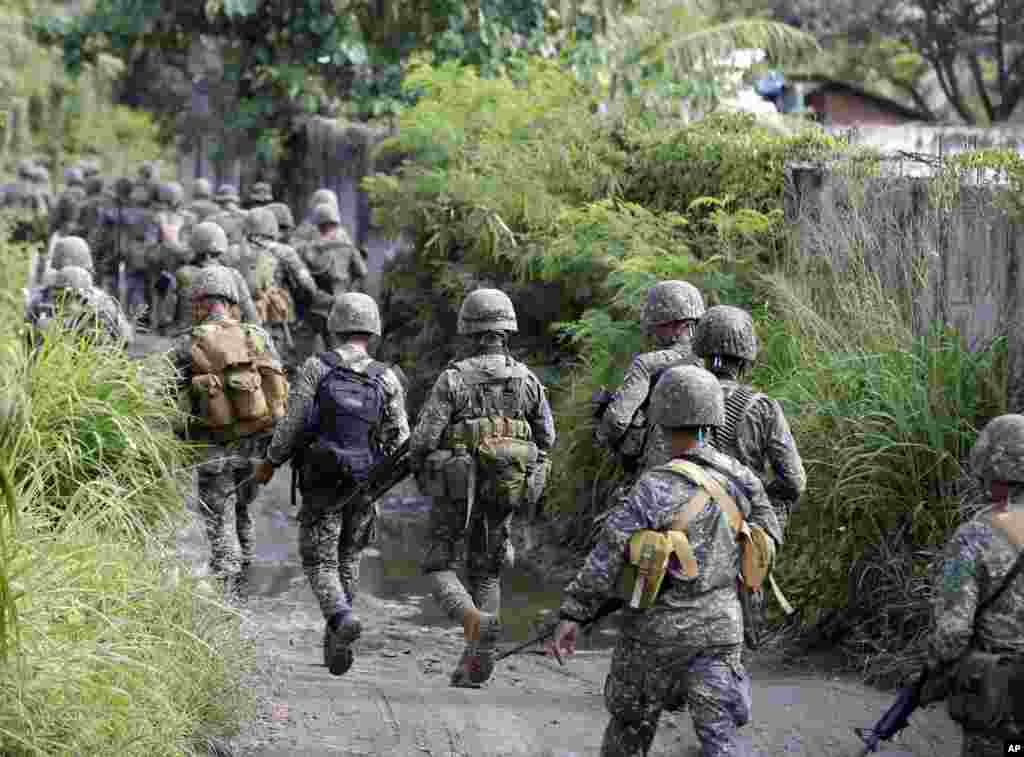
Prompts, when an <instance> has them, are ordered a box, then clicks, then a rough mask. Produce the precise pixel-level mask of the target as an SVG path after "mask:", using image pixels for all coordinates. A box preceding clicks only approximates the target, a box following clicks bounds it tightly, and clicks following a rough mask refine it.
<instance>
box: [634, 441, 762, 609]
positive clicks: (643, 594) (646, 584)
mask: <svg viewBox="0 0 1024 757" xmlns="http://www.w3.org/2000/svg"><path fill="white" fill-rule="evenodd" d="M655 470H658V471H665V472H669V473H672V474H674V475H676V476H680V477H682V478H684V479H686V480H687V481H689V482H690V483H692V484H694V485H696V486H697V492H696V493H695V494H694V496H693V497H691V498H690V500H689V501H688V502H687V503H686V506H685V507H684V508H683V509H682V510H680V511H678V512H677V513H675V515H674V516H673V518H672V525H671V526H670V527H669V528H668V529H666V530H665V531H654V530H650V529H642V530H640V531H637V532H635V533H634V534H633V535H632V536H631V537H630V540H629V545H628V555H627V560H626V566H625V569H624V571H623V585H622V589H621V591H622V596H623V598H624V599H626V600H627V601H628V602H629V604H630V607H633V608H634V609H646V608H648V607H651V606H652V605H653V604H654V602H655V601H656V600H657V597H658V593H659V591H660V590H661V586H662V582H663V581H664V579H665V576H666V575H670V576H672V577H673V578H677V579H680V580H686V579H693V578H696V577H697V574H698V565H697V558H696V555H695V554H694V552H693V548H692V546H691V545H690V540H689V537H688V536H687V533H686V529H687V528H688V527H689V525H690V523H691V522H692V521H693V519H694V518H696V517H697V516H698V515H699V514H700V513H701V512H702V511H703V510H704V508H705V507H706V506H707V504H708V502H712V501H713V502H714V503H715V504H717V505H718V507H719V509H720V510H721V512H722V513H723V514H724V515H725V517H726V519H727V520H728V522H729V528H730V530H731V531H732V532H733V534H735V536H736V541H737V542H738V543H739V544H740V545H741V550H742V559H741V571H740V575H741V579H742V582H743V586H744V588H745V590H747V591H757V590H759V589H760V588H761V586H762V584H763V582H764V580H765V579H766V578H767V577H769V575H770V571H771V567H772V563H773V562H774V560H775V542H774V541H773V540H772V538H771V537H770V536H769V535H768V534H767V533H766V532H765V531H764V530H763V529H762V528H761V527H760V526H753V525H750V524H749V523H747V521H746V518H744V516H743V513H742V511H741V510H740V509H739V507H738V506H737V504H736V500H735V499H733V498H732V496H730V495H729V493H728V492H727V491H726V490H725V487H723V486H722V485H721V484H720V483H719V482H718V481H717V480H716V479H715V478H713V477H712V476H710V475H708V473H707V472H706V471H705V470H704V468H703V467H702V466H701V465H700V464H698V463H696V462H694V461H692V460H685V459H676V460H672V461H671V462H670V463H667V464H666V465H663V466H660V467H659V468H656V469H655ZM673 558H675V561H674V562H673ZM773 588H774V586H773Z"/></svg>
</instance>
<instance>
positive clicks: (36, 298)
mask: <svg viewBox="0 0 1024 757" xmlns="http://www.w3.org/2000/svg"><path fill="white" fill-rule="evenodd" d="M82 306H84V307H85V308H88V309H91V310H92V311H93V312H94V313H95V315H96V322H97V323H98V324H99V326H100V327H101V329H102V331H103V333H104V334H105V335H106V336H107V337H108V338H109V339H110V340H111V341H112V342H114V343H117V344H122V345H123V344H126V343H127V342H129V341H131V336H132V326H131V323H130V322H129V321H128V319H127V318H126V317H125V315H124V311H123V310H122V309H121V306H120V305H119V304H118V302H117V300H115V299H114V298H113V297H111V296H110V295H109V294H107V293H106V292H104V291H103V290H102V289H100V288H99V287H92V289H90V290H89V291H88V292H85V293H84V297H83V302H82ZM55 308H56V301H55V299H54V291H53V289H51V288H50V287H46V286H43V287H36V288H35V289H32V290H30V291H29V292H28V294H27V297H26V302H25V322H26V323H27V324H29V325H30V326H32V327H34V328H42V327H43V326H44V325H45V324H46V322H47V321H48V320H50V319H51V318H53V317H54V316H55V315H56V313H55Z"/></svg>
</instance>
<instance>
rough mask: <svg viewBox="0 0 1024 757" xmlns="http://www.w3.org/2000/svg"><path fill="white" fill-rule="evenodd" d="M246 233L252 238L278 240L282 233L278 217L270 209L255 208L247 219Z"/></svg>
mask: <svg viewBox="0 0 1024 757" xmlns="http://www.w3.org/2000/svg"><path fill="white" fill-rule="evenodd" d="M245 233H246V234H249V235H251V236H259V237H272V238H276V237H277V235H278V234H279V233H280V229H279V228H278V226H277V216H275V215H274V213H273V211H272V210H270V208H253V209H252V210H250V211H249V213H248V215H246V217H245Z"/></svg>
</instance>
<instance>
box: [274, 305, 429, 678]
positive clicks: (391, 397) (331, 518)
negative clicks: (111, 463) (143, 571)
mask: <svg viewBox="0 0 1024 757" xmlns="http://www.w3.org/2000/svg"><path fill="white" fill-rule="evenodd" d="M328 328H330V330H331V332H332V333H333V334H334V335H335V337H336V339H337V340H338V341H339V342H340V344H339V346H338V347H336V348H335V349H334V350H331V351H330V352H327V353H323V354H321V355H314V356H313V357H310V358H309V359H308V360H307V361H306V362H305V363H304V364H303V365H302V368H301V369H300V371H299V375H298V377H297V378H296V380H295V382H294V383H293V384H292V387H291V393H290V395H289V397H288V417H287V418H286V419H285V420H284V421H283V422H282V423H281V424H280V425H279V426H278V428H277V430H276V431H275V433H274V439H273V441H272V442H271V444H270V448H269V449H268V450H267V456H266V459H265V460H264V461H263V462H262V463H260V465H259V466H257V469H256V474H257V480H259V481H262V482H266V481H269V480H270V478H271V477H272V476H273V474H274V469H275V468H277V467H279V466H281V465H283V464H284V463H285V461H286V460H288V459H289V458H291V459H292V465H293V466H296V467H297V469H298V471H299V482H300V488H301V490H302V508H301V510H300V512H299V523H300V526H299V551H300V554H301V555H302V567H303V569H304V570H305V573H306V576H307V578H308V579H309V585H310V587H311V588H312V590H313V594H314V595H315V596H316V598H317V601H318V602H319V603H320V610H321V611H322V612H323V616H324V619H325V620H326V622H327V625H326V628H325V629H324V642H323V651H324V664H325V665H327V667H328V668H329V670H330V672H331V673H332V674H333V675H343V674H344V673H346V672H347V671H348V669H349V668H350V667H351V666H352V659H353V656H352V650H351V645H352V643H353V642H354V641H355V640H356V639H358V638H359V636H360V634H361V633H362V625H361V624H360V622H359V619H358V618H357V617H356V616H355V614H354V613H353V611H352V601H353V599H354V597H355V594H356V591H357V589H358V584H359V563H360V560H361V557H362V551H363V549H365V548H366V546H367V545H368V544H369V543H370V542H371V540H372V536H373V531H374V521H375V520H376V517H377V514H376V505H375V503H373V502H370V501H368V500H367V499H366V498H363V499H361V500H359V501H357V502H353V503H351V504H349V505H348V506H347V507H346V508H345V510H344V511H341V510H340V509H339V505H340V504H341V503H344V502H345V501H346V499H348V497H349V496H350V495H351V493H352V491H353V488H354V485H355V483H356V482H357V481H358V477H352V476H350V477H347V478H348V482H347V483H346V482H345V480H344V479H342V480H341V481H340V482H339V477H335V476H328V477H327V479H326V480H324V477H323V476H322V475H318V473H319V472H320V470H321V466H320V465H318V463H317V459H318V458H316V457H314V455H313V454H312V450H313V447H311V446H309V444H310V442H309V440H310V436H311V435H313V436H315V443H319V442H320V440H321V438H327V439H329V440H330V443H331V444H332V445H335V446H336V447H337V448H338V450H339V453H340V454H341V455H343V456H345V458H346V459H350V460H357V459H358V460H361V461H362V462H363V465H360V466H359V470H360V471H363V473H365V470H366V469H367V468H368V466H369V465H372V463H373V462H375V461H377V460H380V459H382V458H384V457H387V456H390V455H392V454H394V452H395V451H396V450H397V449H398V447H399V446H401V445H402V444H403V443H404V442H405V440H406V439H408V437H409V421H408V418H407V416H406V412H405V390H404V387H403V381H402V378H401V371H400V369H399V368H397V367H396V366H389V365H387V364H386V363H380V362H377V361H376V360H374V359H373V358H372V357H371V356H370V353H369V344H370V341H371V339H373V338H374V337H380V335H381V324H380V313H379V311H378V309H377V303H375V302H374V301H373V299H372V298H371V297H369V296H368V295H365V294H361V293H358V292H350V293H347V294H342V295H339V296H338V297H337V298H336V299H335V302H334V306H333V308H332V309H331V312H330V318H329V320H328ZM338 369H342V370H343V371H351V372H354V373H356V374H358V375H359V376H362V377H364V379H363V380H364V381H366V382H367V383H368V384H369V385H371V386H372V387H373V389H374V396H375V397H376V398H377V399H376V403H378V407H377V411H378V413H379V415H375V417H373V418H361V417H354V416H353V415H351V414H344V413H342V411H343V410H345V408H340V407H339V405H338V403H337V402H335V401H334V399H335V398H334V396H333V395H332V394H331V393H330V391H326V392H325V393H321V392H322V390H326V389H328V388H329V385H330V380H331V378H332V377H333V376H335V375H340V376H344V373H341V374H337V373H336V371H337V370H338ZM363 400H365V395H364V397H363ZM314 403H315V404H314ZM359 406H360V407H364V406H365V404H364V402H363V401H362V400H361V401H360V403H359ZM330 408H333V410H332V409H330ZM314 409H315V410H316V412H313V411H314ZM349 412H351V410H350V409H349ZM307 418H310V419H311V420H313V423H314V424H315V427H316V428H315V432H314V431H313V430H312V429H309V428H307V426H306V423H307ZM300 458H301V459H300ZM339 483H341V486H340V487H339Z"/></svg>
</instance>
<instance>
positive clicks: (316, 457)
mask: <svg viewBox="0 0 1024 757" xmlns="http://www.w3.org/2000/svg"><path fill="white" fill-rule="evenodd" d="M319 359H320V361H321V362H322V363H324V364H325V365H326V366H327V367H328V371H327V374H326V375H325V376H324V377H323V378H322V379H321V380H320V383H319V384H318V385H317V389H316V394H315V395H314V398H313V403H312V405H311V408H310V414H309V417H308V418H307V419H306V432H305V434H304V437H305V439H304V442H303V446H304V447H306V448H305V449H304V450H303V451H302V453H301V457H302V463H301V464H302V480H303V486H308V487H312V488H339V487H344V486H346V485H353V484H359V483H362V482H363V481H365V480H366V474H367V473H368V472H369V470H370V468H371V467H372V466H373V464H374V463H375V462H376V461H377V459H378V457H379V455H380V445H379V442H378V438H377V435H378V433H379V430H380V425H381V423H382V421H383V419H384V408H385V406H386V404H387V397H386V395H385V391H384V384H383V382H382V379H383V376H384V374H385V373H387V371H388V369H389V368H390V366H389V365H388V364H387V363H380V362H377V361H376V360H374V361H373V362H371V363H370V365H369V367H368V368H367V369H366V372H365V373H362V372H359V371H356V370H353V369H352V368H350V367H349V366H348V365H346V364H345V362H344V360H343V359H342V357H341V356H340V355H339V354H338V353H337V352H334V351H333V350H332V351H328V352H324V353H321V354H320V355H319Z"/></svg>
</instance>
